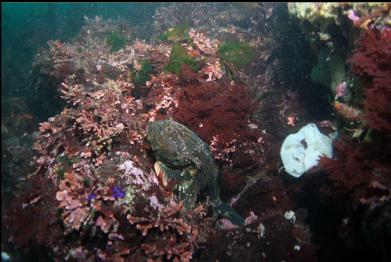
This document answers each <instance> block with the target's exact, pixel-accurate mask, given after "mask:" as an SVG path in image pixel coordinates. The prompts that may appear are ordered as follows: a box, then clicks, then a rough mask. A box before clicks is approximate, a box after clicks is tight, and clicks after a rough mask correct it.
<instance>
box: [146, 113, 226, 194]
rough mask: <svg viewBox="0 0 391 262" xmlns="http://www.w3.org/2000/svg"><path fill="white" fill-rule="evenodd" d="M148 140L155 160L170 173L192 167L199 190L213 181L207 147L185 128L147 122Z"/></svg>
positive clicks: (213, 170) (214, 175)
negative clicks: (162, 164) (171, 169)
mask: <svg viewBox="0 0 391 262" xmlns="http://www.w3.org/2000/svg"><path fill="white" fill-rule="evenodd" d="M147 134H148V140H149V143H150V144H151V147H152V150H153V151H154V152H155V154H156V157H157V159H158V160H160V161H162V162H163V163H165V164H166V165H167V166H169V167H171V168H174V169H184V168H190V167H194V168H196V169H197V170H198V171H199V172H198V174H197V176H198V177H197V180H198V182H199V187H200V190H203V189H204V188H205V187H206V186H207V184H208V181H210V180H211V179H217V174H218V169H217V166H216V165H215V163H214V160H213V157H212V155H211V153H210V149H209V146H208V145H207V144H206V143H205V142H203V141H202V140H201V139H200V138H199V137H198V136H197V135H196V134H195V133H194V132H193V131H191V130H190V129H189V128H187V127H186V126H184V125H182V124H180V123H178V122H175V121H172V120H162V121H154V122H149V123H148V125H147Z"/></svg>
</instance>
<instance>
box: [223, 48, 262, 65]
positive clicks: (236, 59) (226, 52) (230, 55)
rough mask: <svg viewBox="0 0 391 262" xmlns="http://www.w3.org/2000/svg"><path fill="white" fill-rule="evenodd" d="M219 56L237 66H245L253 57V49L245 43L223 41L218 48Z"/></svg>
mask: <svg viewBox="0 0 391 262" xmlns="http://www.w3.org/2000/svg"><path fill="white" fill-rule="evenodd" d="M218 53H219V56H220V58H221V59H222V60H223V61H224V62H226V63H230V64H233V65H234V66H236V67H238V68H245V67H247V66H248V65H249V64H250V63H251V62H252V61H253V60H254V58H255V50H254V49H253V48H252V47H250V46H249V45H248V44H246V43H241V42H225V43H223V44H222V45H221V46H220V48H219V51H218Z"/></svg>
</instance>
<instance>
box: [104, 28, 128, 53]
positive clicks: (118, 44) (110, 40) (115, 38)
mask: <svg viewBox="0 0 391 262" xmlns="http://www.w3.org/2000/svg"><path fill="white" fill-rule="evenodd" d="M106 43H107V44H108V45H109V46H110V52H117V51H118V50H120V49H122V48H124V47H125V45H126V40H125V38H124V37H123V36H121V35H120V34H119V33H117V32H112V33H111V34H109V35H108V36H107V38H106Z"/></svg>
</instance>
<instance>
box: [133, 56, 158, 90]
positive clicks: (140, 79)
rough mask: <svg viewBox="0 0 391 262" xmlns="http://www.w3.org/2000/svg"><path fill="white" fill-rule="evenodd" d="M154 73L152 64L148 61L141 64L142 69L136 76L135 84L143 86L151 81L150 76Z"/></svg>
mask: <svg viewBox="0 0 391 262" xmlns="http://www.w3.org/2000/svg"><path fill="white" fill-rule="evenodd" d="M152 71H153V67H152V63H151V62H150V61H148V60H143V61H142V62H141V69H140V70H139V71H137V72H136V73H135V75H134V83H135V84H136V85H143V84H145V82H147V81H148V80H150V78H151V77H150V74H151V73H152Z"/></svg>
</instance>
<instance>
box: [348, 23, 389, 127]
mask: <svg viewBox="0 0 391 262" xmlns="http://www.w3.org/2000/svg"><path fill="white" fill-rule="evenodd" d="M357 45H358V46H357V48H356V49H355V53H354V55H353V57H352V58H351V59H350V63H351V65H352V71H353V73H355V74H356V75H358V76H359V77H360V79H361V80H362V83H363V87H364V95H365V100H364V109H365V113H366V118H365V119H366V121H367V123H368V125H369V126H370V127H371V128H374V129H377V130H378V131H381V132H385V133H386V134H388V135H389V134H391V103H390V101H391V30H390V29H389V28H385V29H384V30H383V31H378V30H375V29H371V30H368V31H365V32H363V35H362V37H361V38H360V39H359V40H358V42H357Z"/></svg>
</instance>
